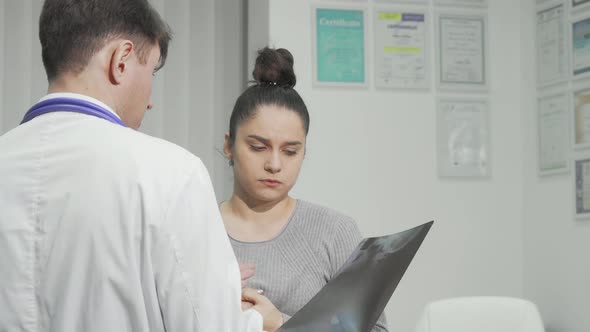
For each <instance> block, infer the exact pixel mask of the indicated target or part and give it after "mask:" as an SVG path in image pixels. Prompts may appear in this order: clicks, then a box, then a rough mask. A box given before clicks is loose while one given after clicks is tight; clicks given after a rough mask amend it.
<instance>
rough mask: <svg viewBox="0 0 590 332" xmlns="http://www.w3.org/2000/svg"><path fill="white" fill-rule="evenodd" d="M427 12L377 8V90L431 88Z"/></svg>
mask: <svg viewBox="0 0 590 332" xmlns="http://www.w3.org/2000/svg"><path fill="white" fill-rule="evenodd" d="M428 20H429V16H428V14H427V10H426V9H422V10H420V9H418V10H417V9H405V8H390V7H388V8H375V11H374V15H373V24H374V29H373V31H374V36H375V39H374V57H375V65H374V68H373V70H374V73H373V77H374V80H375V87H377V88H393V89H419V90H428V89H430V77H431V74H430V51H429V47H430V39H429V30H430V26H429V24H428Z"/></svg>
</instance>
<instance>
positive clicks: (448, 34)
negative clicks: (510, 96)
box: [435, 11, 489, 92]
mask: <svg viewBox="0 0 590 332" xmlns="http://www.w3.org/2000/svg"><path fill="white" fill-rule="evenodd" d="M487 25H488V24H487V15H486V14H484V13H479V12H478V13H474V12H465V11H462V12H460V13H447V12H438V13H436V26H437V28H436V30H435V31H437V38H436V50H438V53H437V54H436V56H437V69H436V83H437V88H438V89H439V90H450V91H461V92H485V91H487V90H488V87H489V69H488V66H489V64H488V56H487V55H488V40H487V36H488V33H487Z"/></svg>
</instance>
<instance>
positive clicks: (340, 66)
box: [312, 7, 367, 87]
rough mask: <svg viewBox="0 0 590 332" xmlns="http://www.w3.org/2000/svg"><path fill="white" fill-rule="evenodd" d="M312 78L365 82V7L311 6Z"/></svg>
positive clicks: (346, 83)
mask: <svg viewBox="0 0 590 332" xmlns="http://www.w3.org/2000/svg"><path fill="white" fill-rule="evenodd" d="M312 10H313V15H312V18H313V23H314V24H313V27H314V28H313V57H314V62H313V64H314V66H313V69H314V72H313V82H314V85H316V86H361V87H366V86H367V75H366V74H367V62H366V58H367V57H366V39H367V38H366V22H367V19H366V11H365V9H364V8H350V7H347V8H345V7H341V8H334V7H329V8H328V7H313V8H312Z"/></svg>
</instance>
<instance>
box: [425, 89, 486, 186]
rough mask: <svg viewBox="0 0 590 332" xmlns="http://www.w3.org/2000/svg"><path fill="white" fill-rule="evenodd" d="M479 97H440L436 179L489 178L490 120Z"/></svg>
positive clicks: (438, 102) (483, 101) (437, 125)
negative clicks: (437, 177)
mask: <svg viewBox="0 0 590 332" xmlns="http://www.w3.org/2000/svg"><path fill="white" fill-rule="evenodd" d="M488 108H489V107H488V102H487V100H486V99H482V98H477V99H475V98H470V99H466V98H454V97H444V98H443V97H440V98H438V100H437V108H436V123H437V124H436V146H437V149H436V150H437V167H438V176H439V177H441V178H444V177H463V178H466V177H472V178H473V177H479V178H482V177H489V176H490V151H491V149H490V123H489V122H490V121H489V111H488Z"/></svg>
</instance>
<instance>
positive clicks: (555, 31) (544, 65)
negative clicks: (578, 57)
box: [536, 4, 569, 86]
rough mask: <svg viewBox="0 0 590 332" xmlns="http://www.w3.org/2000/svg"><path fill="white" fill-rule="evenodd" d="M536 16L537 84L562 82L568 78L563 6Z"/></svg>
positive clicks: (560, 5)
mask: <svg viewBox="0 0 590 332" xmlns="http://www.w3.org/2000/svg"><path fill="white" fill-rule="evenodd" d="M536 16H537V22H536V23H537V24H536V30H537V31H536V34H537V38H536V48H537V49H536V52H537V84H538V85H539V86H543V85H547V84H553V83H558V82H562V81H564V80H566V79H567V78H568V77H569V69H568V55H567V49H568V47H567V45H566V44H567V39H566V21H565V9H564V5H563V4H559V5H556V6H553V7H550V8H545V9H541V10H538V11H537V15H536Z"/></svg>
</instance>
